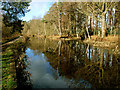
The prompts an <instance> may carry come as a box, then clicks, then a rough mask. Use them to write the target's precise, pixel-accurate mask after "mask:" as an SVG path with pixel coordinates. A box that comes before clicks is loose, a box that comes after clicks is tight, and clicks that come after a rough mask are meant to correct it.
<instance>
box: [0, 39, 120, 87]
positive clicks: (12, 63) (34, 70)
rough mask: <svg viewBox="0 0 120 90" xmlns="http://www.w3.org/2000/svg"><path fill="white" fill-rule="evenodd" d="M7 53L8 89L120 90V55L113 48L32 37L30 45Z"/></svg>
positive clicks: (4, 66)
mask: <svg viewBox="0 0 120 90" xmlns="http://www.w3.org/2000/svg"><path fill="white" fill-rule="evenodd" d="M5 51H7V55H6V53H3V55H2V56H3V57H2V59H3V60H2V68H3V87H4V88H11V87H10V86H13V87H17V88H24V87H29V88H68V87H69V88H108V87H109V88H119V87H120V82H119V81H120V73H119V72H120V70H119V67H120V55H117V54H113V53H112V50H111V49H103V48H95V47H93V46H90V45H88V44H84V43H82V42H81V41H56V40H49V39H44V38H30V40H29V42H27V45H25V43H17V44H16V45H13V46H11V47H10V49H9V48H8V50H5ZM5 51H4V52H5ZM8 53H9V54H8ZM8 57H10V58H8ZM8 81H10V82H8ZM12 81H13V82H12ZM4 82H7V84H5V83H4Z"/></svg>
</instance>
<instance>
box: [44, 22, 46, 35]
mask: <svg viewBox="0 0 120 90" xmlns="http://www.w3.org/2000/svg"><path fill="white" fill-rule="evenodd" d="M44 32H45V36H46V28H45V22H44Z"/></svg>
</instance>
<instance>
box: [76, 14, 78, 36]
mask: <svg viewBox="0 0 120 90" xmlns="http://www.w3.org/2000/svg"><path fill="white" fill-rule="evenodd" d="M77 20H78V15H77V14H76V34H77V38H78V27H77V25H78V23H77Z"/></svg>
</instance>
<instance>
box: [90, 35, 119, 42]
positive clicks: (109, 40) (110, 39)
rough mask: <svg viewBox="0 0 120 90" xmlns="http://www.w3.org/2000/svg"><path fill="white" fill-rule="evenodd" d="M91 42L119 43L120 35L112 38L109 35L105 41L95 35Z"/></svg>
mask: <svg viewBox="0 0 120 90" xmlns="http://www.w3.org/2000/svg"><path fill="white" fill-rule="evenodd" d="M91 40H94V41H103V42H118V35H116V36H110V35H108V36H107V37H105V38H104V39H102V38H101V37H99V36H96V35H93V36H91Z"/></svg>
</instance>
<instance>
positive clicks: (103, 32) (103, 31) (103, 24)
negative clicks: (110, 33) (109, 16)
mask: <svg viewBox="0 0 120 90" xmlns="http://www.w3.org/2000/svg"><path fill="white" fill-rule="evenodd" d="M101 37H102V38H104V37H105V13H102V36H101Z"/></svg>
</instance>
